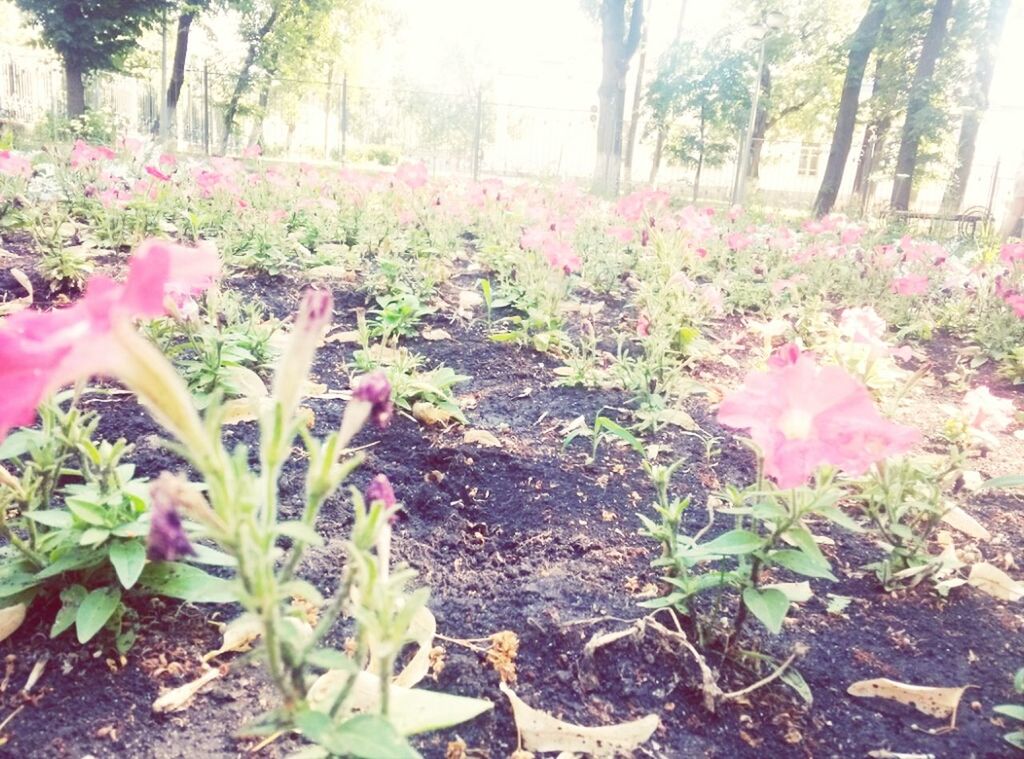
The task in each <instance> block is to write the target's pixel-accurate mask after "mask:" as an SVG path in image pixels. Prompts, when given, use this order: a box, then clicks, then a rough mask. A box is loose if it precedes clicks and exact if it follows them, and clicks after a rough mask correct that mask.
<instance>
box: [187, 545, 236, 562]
mask: <svg viewBox="0 0 1024 759" xmlns="http://www.w3.org/2000/svg"><path fill="white" fill-rule="evenodd" d="M192 548H193V549H194V550H195V555H194V556H189V557H188V563H189V564H205V565H206V566H208V567H235V566H238V562H237V561H235V557H234V556H231V555H230V554H227V553H224V552H223V551H218V550H217V549H216V548H210V546H204V545H203V544H202V543H194V544H193V545H192Z"/></svg>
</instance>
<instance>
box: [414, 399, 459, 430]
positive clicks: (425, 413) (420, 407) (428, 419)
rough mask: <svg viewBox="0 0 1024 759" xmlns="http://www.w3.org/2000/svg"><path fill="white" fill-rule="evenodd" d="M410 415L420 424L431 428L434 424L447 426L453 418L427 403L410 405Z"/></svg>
mask: <svg viewBox="0 0 1024 759" xmlns="http://www.w3.org/2000/svg"><path fill="white" fill-rule="evenodd" d="M412 415H413V417H414V418H415V419H416V421H417V422H419V423H420V424H425V425H427V426H428V427H433V426H434V425H436V424H448V423H449V422H451V421H452V420H453V419H454V418H455V417H454V416H453V415H452V413H451V412H450V411H445V410H444V409H443V408H438V407H437V406H435V405H434V404H433V403H429V402H427V401H416V403H414V404H412Z"/></svg>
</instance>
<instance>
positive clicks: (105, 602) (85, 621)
mask: <svg viewBox="0 0 1024 759" xmlns="http://www.w3.org/2000/svg"><path fill="white" fill-rule="evenodd" d="M120 603H121V590H120V589H119V588H109V587H108V588H96V590H94V591H92V592H91V593H90V594H89V595H87V596H86V597H85V599H84V600H83V601H82V604H81V605H80V606H79V607H78V612H77V613H76V614H75V632H76V633H77V634H78V642H79V643H88V642H89V641H90V640H91V639H92V637H93V636H94V635H95V634H96V633H98V632H99V631H100V630H101V629H103V625H105V624H106V623H107V620H108V619H110V617H111V615H113V613H114V612H115V611H117V607H118V605H119V604H120Z"/></svg>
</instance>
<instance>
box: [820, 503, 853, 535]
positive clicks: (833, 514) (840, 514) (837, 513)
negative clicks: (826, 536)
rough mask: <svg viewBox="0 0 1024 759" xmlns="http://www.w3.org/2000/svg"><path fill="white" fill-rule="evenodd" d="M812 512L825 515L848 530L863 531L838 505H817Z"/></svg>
mask: <svg viewBox="0 0 1024 759" xmlns="http://www.w3.org/2000/svg"><path fill="white" fill-rule="evenodd" d="M814 513H815V514H819V515H821V516H823V517H825V519H827V520H828V521H830V522H834V523H835V524H837V525H839V526H840V527H843V528H844V529H847V530H849V531H850V532H858V533H860V532H864V528H863V527H861V526H860V525H859V524H857V522H856V521H854V519H853V518H852V517H851V516H850V515H848V514H847V513H846V512H845V511H843V510H842V509H841V508H839V507H838V506H819V507H818V508H816V509H815V510H814Z"/></svg>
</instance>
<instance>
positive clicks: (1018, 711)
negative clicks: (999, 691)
mask: <svg viewBox="0 0 1024 759" xmlns="http://www.w3.org/2000/svg"><path fill="white" fill-rule="evenodd" d="M992 711H994V712H995V713H996V714H1005V715H1006V716H1007V717H1012V718H1013V719H1017V720H1020V721H1021V722H1024V706H1020V705H1019V704H1002V705H1000V706H995V707H993V708H992Z"/></svg>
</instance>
